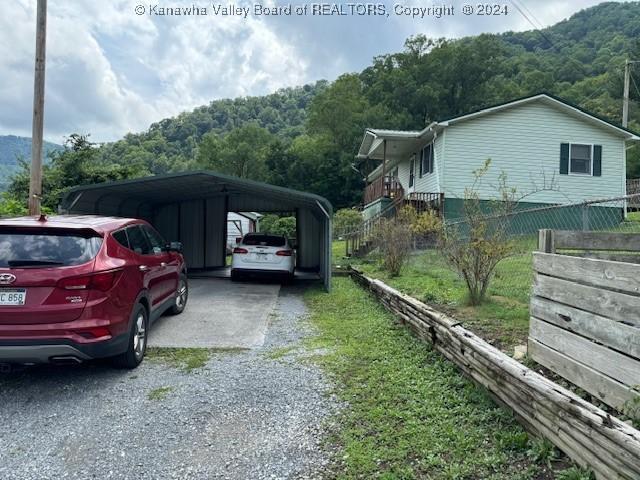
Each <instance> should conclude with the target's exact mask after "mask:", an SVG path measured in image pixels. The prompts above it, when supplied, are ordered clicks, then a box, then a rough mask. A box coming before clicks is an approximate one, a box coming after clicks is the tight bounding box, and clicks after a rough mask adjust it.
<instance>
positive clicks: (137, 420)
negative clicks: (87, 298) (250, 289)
mask: <svg viewBox="0 0 640 480" xmlns="http://www.w3.org/2000/svg"><path fill="white" fill-rule="evenodd" d="M301 294H302V290H301V289H300V288H299V287H295V286H292V287H286V288H283V289H282V290H281V291H280V295H279V297H278V300H277V303H276V305H275V309H274V311H273V313H272V315H271V316H270V326H269V328H268V330H267V334H266V338H265V342H264V344H263V345H262V346H261V347H258V348H254V349H251V350H235V351H214V352H213V353H212V356H211V358H210V359H209V361H208V363H207V364H206V366H205V367H203V368H200V369H197V370H193V371H191V372H186V371H183V370H181V369H179V368H176V367H173V366H170V365H167V364H163V363H160V362H158V361H157V360H156V361H149V359H147V360H146V361H145V362H144V363H143V364H142V365H141V366H140V367H139V368H138V369H136V370H134V371H122V370H115V369H113V368H111V367H110V366H109V365H108V364H99V363H94V364H88V365H82V366H78V367H38V368H30V369H27V370H24V371H22V372H16V373H12V374H8V375H2V376H0V478H2V479H3V480H9V479H36V478H37V479H76V478H77V479H87V478H99V479H109V478H114V479H124V478H131V479H137V478H148V479H164V478H176V479H191V478H193V479H243V480H244V479H286V478H295V479H305V478H321V477H322V476H323V473H324V469H325V468H326V467H327V465H328V462H329V460H330V457H331V453H330V452H328V451H327V450H326V449H325V447H323V445H322V444H323V440H324V438H326V435H327V432H328V430H329V429H331V428H333V426H332V425H331V420H330V419H331V418H332V416H333V414H335V413H336V412H337V410H338V409H339V404H338V402H337V400H336V399H335V398H333V397H332V396H331V394H330V391H331V385H329V383H328V381H327V380H326V379H325V378H323V375H322V372H321V371H320V370H319V369H318V368H317V367H316V366H314V365H313V364H311V363H310V362H308V361H305V359H304V358H305V351H304V346H303V345H302V343H301V341H302V339H303V338H304V337H305V336H308V335H310V334H311V331H310V326H309V325H308V324H307V323H306V310H305V306H304V303H303V301H302V297H301ZM286 352H288V353H287V354H286V355H284V356H282V355H283V354H284V353H286ZM307 353H308V352H307Z"/></svg>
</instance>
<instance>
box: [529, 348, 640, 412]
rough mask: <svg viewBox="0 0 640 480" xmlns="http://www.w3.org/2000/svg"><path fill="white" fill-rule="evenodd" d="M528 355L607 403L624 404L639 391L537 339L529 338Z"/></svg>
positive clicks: (639, 394) (638, 394) (635, 396)
mask: <svg viewBox="0 0 640 480" xmlns="http://www.w3.org/2000/svg"><path fill="white" fill-rule="evenodd" d="M528 355H529V356H531V357H532V358H535V359H536V362H538V363H539V364H540V365H542V366H544V367H547V368H548V369H549V370H551V371H553V372H556V373H557V374H558V375H560V376H562V377H564V378H566V379H567V380H569V381H570V382H571V383H573V384H574V385H577V386H578V387H580V388H583V389H585V390H587V389H588V390H590V391H591V392H593V393H592V395H594V396H595V397H596V398H598V399H599V400H601V401H602V402H604V403H606V404H607V405H620V406H622V405H625V404H627V402H629V401H633V399H635V398H638V397H639V396H640V393H638V392H635V391H634V390H632V389H630V388H629V387H628V386H626V385H624V384H622V383H620V382H618V381H616V380H613V379H612V378H609V377H607V376H606V375H603V374H602V373H600V372H598V371H596V370H594V369H592V368H590V367H588V366H587V365H584V364H582V363H580V362H577V361H575V360H574V359H573V358H571V357H568V356H566V355H564V354H563V353H560V352H558V351H556V350H554V349H552V348H549V347H547V346H545V345H543V344H541V343H540V342H538V341H537V340H534V339H529V349H528Z"/></svg>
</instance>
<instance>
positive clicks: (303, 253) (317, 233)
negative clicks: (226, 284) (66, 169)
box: [60, 171, 333, 289]
mask: <svg viewBox="0 0 640 480" xmlns="http://www.w3.org/2000/svg"><path fill="white" fill-rule="evenodd" d="M60 210H61V212H62V213H69V214H96V215H113V216H119V217H134V218H142V219H144V220H147V221H148V222H150V223H151V224H152V225H154V226H155V227H156V228H157V229H158V231H159V232H160V233H161V234H162V235H163V236H164V237H165V238H166V239H167V240H168V241H173V240H177V241H180V242H182V244H183V247H184V256H185V258H186V260H187V265H188V267H189V269H191V270H200V269H215V268H221V267H224V266H225V263H226V239H227V214H228V213H229V212H292V213H293V214H294V215H295V217H296V220H297V230H298V231H297V239H298V241H297V250H296V266H297V269H298V270H300V271H305V272H316V273H317V274H318V278H320V279H322V281H323V282H324V285H325V287H326V288H327V289H329V288H330V286H331V218H332V214H333V212H332V206H331V204H330V203H329V201H328V200H327V199H325V198H323V197H320V196H318V195H314V194H311V193H307V192H301V191H298V190H292V189H289V188H283V187H277V186H274V185H269V184H266V183H260V182H255V181H252V180H246V179H241V178H236V177H231V176H228V175H223V174H220V173H215V172H210V171H195V172H184V173H174V174H167V175H157V176H151V177H144V178H137V179H132V180H123V181H117V182H106V183H98V184H93V185H83V186H79V187H76V188H73V189H71V190H70V191H69V192H68V193H67V194H66V195H65V197H64V198H63V200H62V203H61V205H60Z"/></svg>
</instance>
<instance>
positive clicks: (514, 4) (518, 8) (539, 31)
mask: <svg viewBox="0 0 640 480" xmlns="http://www.w3.org/2000/svg"><path fill="white" fill-rule="evenodd" d="M510 1H511V4H512V5H513V6H514V7H515V8H516V10H518V12H520V15H522V16H523V17H524V18H525V20H527V22H529V23H530V24H531V26H532V27H533V29H534V30H536V31H537V32H538V33H539V34H540V35H541V36H542V37H543V38H544V39H545V40H546V41H547V42H548V43H549V45H551V47H552V48H555V49H556V50H557V47H556V45H555V43H553V42H552V41H551V39H550V38H549V36H548V35H547V34H546V33H544V32H543V31H542V26H541V25H542V23H540V22H539V21H538V20H537V19H536V22H538V24H539V25H540V26H538V25H536V24H535V23H534V22H533V20H531V18H529V16H528V15H527V14H526V13H525V12H524V10H523V9H522V8H520V5H519V4H518V3H516V0H510ZM527 11H528V12H529V14H530V15H531V17H533V18H534V19H535V17H534V15H533V14H532V13H531V12H530V11H529V10H527Z"/></svg>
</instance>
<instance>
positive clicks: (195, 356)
mask: <svg viewBox="0 0 640 480" xmlns="http://www.w3.org/2000/svg"><path fill="white" fill-rule="evenodd" d="M234 350H235V349H230V350H224V349H223V350H222V351H225V352H226V351H234ZM215 351H219V350H212V349H208V348H164V347H153V348H149V349H148V350H147V358H148V359H149V360H151V361H159V362H163V363H167V364H169V365H171V366H173V367H176V368H180V369H182V370H184V371H185V372H191V371H193V370H195V369H198V368H202V367H204V366H205V365H206V364H207V362H208V361H209V358H210V357H211V355H212V354H213V353H214V352H215Z"/></svg>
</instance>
